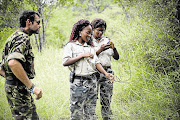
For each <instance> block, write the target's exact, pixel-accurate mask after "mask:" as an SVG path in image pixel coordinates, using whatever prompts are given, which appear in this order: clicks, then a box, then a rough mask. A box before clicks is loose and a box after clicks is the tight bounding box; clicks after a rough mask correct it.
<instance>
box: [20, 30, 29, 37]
mask: <svg viewBox="0 0 180 120" xmlns="http://www.w3.org/2000/svg"><path fill="white" fill-rule="evenodd" d="M19 30H20V31H21V32H23V33H25V34H27V35H28V36H29V34H28V33H27V32H26V31H25V30H24V29H23V28H19Z"/></svg>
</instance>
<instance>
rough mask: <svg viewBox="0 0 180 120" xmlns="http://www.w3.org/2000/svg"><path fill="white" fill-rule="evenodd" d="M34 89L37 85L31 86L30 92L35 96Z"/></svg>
mask: <svg viewBox="0 0 180 120" xmlns="http://www.w3.org/2000/svg"><path fill="white" fill-rule="evenodd" d="M34 87H35V85H34V84H33V83H32V86H31V88H30V89H29V91H30V92H31V93H33V94H34V92H33V89H34Z"/></svg>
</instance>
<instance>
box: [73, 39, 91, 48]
mask: <svg viewBox="0 0 180 120" xmlns="http://www.w3.org/2000/svg"><path fill="white" fill-rule="evenodd" d="M75 44H76V45H79V46H84V47H88V44H87V43H86V42H85V43H84V45H82V44H81V43H80V42H79V41H78V40H77V41H76V42H75Z"/></svg>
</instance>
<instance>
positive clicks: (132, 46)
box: [0, 7, 178, 120]
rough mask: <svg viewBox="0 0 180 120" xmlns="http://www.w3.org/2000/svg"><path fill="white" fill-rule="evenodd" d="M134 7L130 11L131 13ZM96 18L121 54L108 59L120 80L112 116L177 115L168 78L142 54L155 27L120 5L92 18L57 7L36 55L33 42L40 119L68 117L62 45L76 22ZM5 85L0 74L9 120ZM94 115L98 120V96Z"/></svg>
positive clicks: (158, 118) (0, 111)
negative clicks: (114, 58)
mask: <svg viewBox="0 0 180 120" xmlns="http://www.w3.org/2000/svg"><path fill="white" fill-rule="evenodd" d="M133 11H134V9H133V8H132V9H130V10H129V12H130V13H132V14H133ZM96 17H98V18H103V19H105V20H106V21H107V30H106V32H105V36H108V37H110V38H111V39H112V41H113V42H114V43H115V46H116V48H117V50H118V51H119V55H120V59H119V60H118V61H115V60H112V68H113V70H114V72H115V75H116V76H118V77H119V78H120V79H121V80H120V81H119V82H118V80H117V81H115V82H114V90H113V98H112V104H111V106H112V111H113V118H114V120H164V119H167V118H169V119H173V120H176V119H178V115H177V112H176V109H175V106H174V104H173V100H174V98H176V97H177V96H178V94H177V93H175V92H174V90H173V85H172V82H171V80H170V79H169V77H168V76H166V75H161V74H157V73H156V72H154V71H153V69H152V68H151V65H147V64H146V57H145V56H146V55H147V54H148V53H149V52H152V51H154V50H155V49H154V48H153V47H154V46H151V45H152V44H153V42H154V41H153V40H152V39H153V36H154V32H153V30H154V29H156V28H155V26H153V24H150V23H149V24H147V21H145V20H144V19H143V18H141V17H139V16H136V15H135V14H134V17H133V18H132V19H131V20H130V21H127V18H126V17H127V16H126V15H125V14H124V11H123V10H122V9H121V8H120V7H113V8H112V9H106V10H105V11H104V12H103V13H101V14H97V13H93V14H92V15H90V16H85V14H83V12H74V11H72V10H71V9H63V8H62V9H59V10H57V11H55V13H54V16H53V17H52V18H51V19H50V24H49V26H48V27H47V30H46V32H47V37H46V41H47V45H46V48H44V49H43V51H42V53H38V52H37V50H36V48H35V46H34V52H35V69H36V77H35V79H33V80H32V81H33V83H34V84H35V85H36V86H38V87H40V88H41V89H42V90H43V97H42V99H40V100H35V104H36V106H37V112H38V114H39V116H40V119H43V120H66V119H69V117H70V116H69V112H70V111H69V70H68V68H66V67H63V66H62V55H63V44H65V43H66V41H68V38H69V36H70V33H71V30H72V26H73V24H74V23H75V22H77V21H78V20H79V19H82V18H84V19H89V20H90V21H91V20H93V19H94V18H96ZM59 35H60V36H61V37H59ZM3 89H4V79H2V78H0V90H1V91H0V98H1V99H0V101H1V102H0V118H2V119H11V116H10V110H9V106H8V104H7V100H6V98H5V95H4V91H3ZM96 113H97V115H98V119H99V120H102V118H101V113H100V103H99V99H98V101H97V108H96Z"/></svg>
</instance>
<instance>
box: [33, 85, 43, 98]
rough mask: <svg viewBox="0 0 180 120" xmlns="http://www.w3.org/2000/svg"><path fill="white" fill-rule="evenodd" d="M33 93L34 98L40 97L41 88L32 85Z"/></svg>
mask: <svg viewBox="0 0 180 120" xmlns="http://www.w3.org/2000/svg"><path fill="white" fill-rule="evenodd" d="M33 93H34V94H35V95H36V100H39V99H40V98H41V97H42V90H41V89H40V88H38V87H36V86H35V87H34V89H33Z"/></svg>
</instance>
